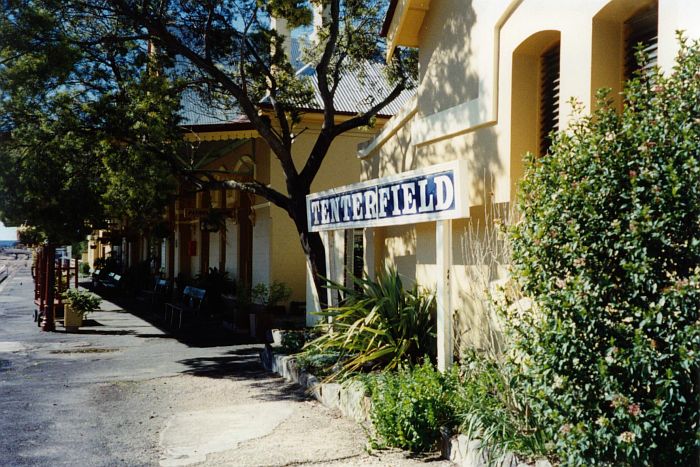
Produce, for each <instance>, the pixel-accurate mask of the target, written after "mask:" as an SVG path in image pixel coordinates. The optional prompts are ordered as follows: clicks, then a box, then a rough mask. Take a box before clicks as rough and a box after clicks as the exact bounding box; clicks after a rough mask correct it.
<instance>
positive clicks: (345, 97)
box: [181, 38, 415, 126]
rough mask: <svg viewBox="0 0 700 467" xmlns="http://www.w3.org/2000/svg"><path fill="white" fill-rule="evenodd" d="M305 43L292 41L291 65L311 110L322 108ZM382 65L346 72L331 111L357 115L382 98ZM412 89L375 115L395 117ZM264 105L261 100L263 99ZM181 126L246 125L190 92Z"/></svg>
mask: <svg viewBox="0 0 700 467" xmlns="http://www.w3.org/2000/svg"><path fill="white" fill-rule="evenodd" d="M304 47H305V43H304V41H303V40H300V39H298V38H293V39H292V47H291V49H292V64H293V66H294V69H295V70H296V74H297V76H306V77H308V79H309V82H310V84H311V87H312V89H313V91H314V97H315V105H314V103H312V105H311V107H312V108H311V109H309V110H311V111H313V110H317V111H321V110H322V109H323V99H321V92H320V90H319V87H318V76H317V75H316V70H315V68H314V67H313V65H311V64H304V62H303V51H304ZM384 66H385V65H384V64H382V63H380V62H372V61H369V60H368V61H367V62H365V64H364V65H363V66H362V67H361V68H360V69H357V70H346V72H345V74H344V75H343V77H342V78H341V81H340V84H339V85H338V89H337V90H336V95H335V109H336V111H337V112H339V113H345V114H357V113H361V112H365V111H367V110H369V109H370V108H371V107H372V106H373V105H375V104H376V103H377V102H379V101H380V100H382V99H384V98H385V97H386V96H387V95H388V94H389V93H390V92H391V90H392V89H393V87H392V86H391V85H390V84H389V82H388V80H387V79H386V77H385V76H384ZM414 92H415V91H414V90H404V91H403V92H402V93H401V94H400V95H399V96H398V97H397V98H396V99H394V101H393V102H391V103H390V104H389V105H387V106H386V107H384V109H382V110H381V112H380V113H379V114H378V115H380V116H387V117H390V116H392V115H394V114H396V113H397V112H398V111H399V110H400V109H401V108H402V107H403V105H404V104H405V103H406V102H407V101H408V100H409V99H410V98H411V96H413V94H414ZM263 102H264V100H263ZM181 116H182V122H181V125H183V126H199V125H216V124H222V123H235V122H248V119H247V118H245V117H244V116H242V115H241V113H240V110H239V109H238V108H237V107H235V106H229V107H226V106H224V105H218V103H217V105H212V103H210V102H206V99H203V97H202V96H200V95H198V94H197V93H196V92H195V91H194V90H190V91H187V92H185V93H184V94H183V98H182V110H181Z"/></svg>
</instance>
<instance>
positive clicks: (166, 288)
mask: <svg viewBox="0 0 700 467" xmlns="http://www.w3.org/2000/svg"><path fill="white" fill-rule="evenodd" d="M169 294H170V282H169V281H168V279H157V280H156V285H155V286H154V287H153V294H152V295H151V310H153V309H154V308H155V307H156V306H162V305H163V304H165V303H166V300H167V299H168V298H169V296H170V295H169Z"/></svg>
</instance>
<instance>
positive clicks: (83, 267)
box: [80, 263, 90, 276]
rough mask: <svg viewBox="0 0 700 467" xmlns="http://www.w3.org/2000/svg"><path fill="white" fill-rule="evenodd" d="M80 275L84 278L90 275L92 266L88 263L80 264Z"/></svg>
mask: <svg viewBox="0 0 700 467" xmlns="http://www.w3.org/2000/svg"><path fill="white" fill-rule="evenodd" d="M80 274H82V275H83V276H88V275H90V265H89V264H88V263H80Z"/></svg>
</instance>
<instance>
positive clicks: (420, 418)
mask: <svg viewBox="0 0 700 467" xmlns="http://www.w3.org/2000/svg"><path fill="white" fill-rule="evenodd" d="M365 383H366V385H367V388H368V390H369V392H370V397H371V400H372V409H371V413H370V416H371V418H372V423H373V426H374V428H375V430H376V432H377V434H378V435H379V437H380V441H381V443H383V444H386V445H388V446H393V447H398V448H401V449H407V450H410V451H413V452H424V451H428V450H430V449H433V448H434V447H435V445H436V443H437V442H438V441H439V440H440V436H441V435H440V427H442V426H452V425H454V423H455V415H454V414H455V410H454V407H453V405H452V402H453V401H454V398H453V396H454V394H455V390H456V386H457V385H458V378H457V371H456V367H455V368H454V369H453V370H452V371H450V372H447V373H444V374H443V373H440V372H439V371H437V370H436V369H435V367H434V366H433V365H432V364H431V363H430V361H429V360H428V359H427V358H426V359H425V360H424V361H423V363H422V364H421V365H417V366H415V367H413V368H409V367H402V368H399V370H398V371H396V372H386V373H382V374H377V375H374V376H372V377H368V378H366V380H365Z"/></svg>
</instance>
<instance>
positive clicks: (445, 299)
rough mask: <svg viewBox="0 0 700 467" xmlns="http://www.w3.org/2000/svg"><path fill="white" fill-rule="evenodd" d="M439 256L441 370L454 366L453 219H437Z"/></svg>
mask: <svg viewBox="0 0 700 467" xmlns="http://www.w3.org/2000/svg"><path fill="white" fill-rule="evenodd" d="M435 249H436V251H435V253H436V258H437V279H438V281H437V291H436V294H437V296H436V301H437V363H438V369H439V370H440V371H445V370H447V369H448V368H449V367H450V366H452V355H453V353H454V349H453V344H452V306H451V295H452V294H451V286H450V266H451V265H452V221H451V220H443V221H437V223H436V225H435Z"/></svg>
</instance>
